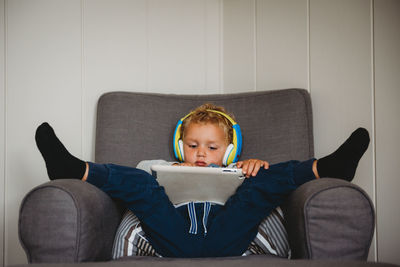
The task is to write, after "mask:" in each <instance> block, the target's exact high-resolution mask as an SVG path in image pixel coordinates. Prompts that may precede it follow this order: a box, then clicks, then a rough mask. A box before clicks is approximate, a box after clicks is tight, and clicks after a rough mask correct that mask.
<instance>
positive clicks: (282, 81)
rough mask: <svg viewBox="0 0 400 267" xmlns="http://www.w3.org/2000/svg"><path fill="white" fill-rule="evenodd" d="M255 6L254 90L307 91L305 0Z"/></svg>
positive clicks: (262, 0) (276, 0)
mask: <svg viewBox="0 0 400 267" xmlns="http://www.w3.org/2000/svg"><path fill="white" fill-rule="evenodd" d="M256 3H257V14H256V18H257V24H256V25H257V38H256V39H257V46H256V48H257V51H256V55H257V68H256V71H257V76H256V79H257V81H256V84H257V90H270V89H278V88H305V89H307V88H308V47H307V38H308V34H307V31H308V25H307V19H308V17H307V16H308V14H307V13H308V10H307V9H308V6H307V0H301V1H299V0H284V1H282V0H259V1H256Z"/></svg>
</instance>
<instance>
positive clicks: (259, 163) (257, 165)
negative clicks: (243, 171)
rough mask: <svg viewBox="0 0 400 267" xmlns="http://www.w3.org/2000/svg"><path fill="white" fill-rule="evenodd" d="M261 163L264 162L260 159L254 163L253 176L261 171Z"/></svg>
mask: <svg viewBox="0 0 400 267" xmlns="http://www.w3.org/2000/svg"><path fill="white" fill-rule="evenodd" d="M261 164H262V163H261V162H259V161H257V162H256V163H255V164H254V168H253V172H252V173H251V175H252V176H256V175H257V173H258V171H259V170H260V168H261Z"/></svg>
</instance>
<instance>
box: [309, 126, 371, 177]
mask: <svg viewBox="0 0 400 267" xmlns="http://www.w3.org/2000/svg"><path fill="white" fill-rule="evenodd" d="M368 144H369V134H368V131H367V130H366V129H364V128H358V129H357V130H355V131H354V132H353V133H352V134H351V135H350V137H349V138H348V139H347V140H346V141H345V142H344V143H343V144H342V145H341V146H340V147H339V148H338V149H337V150H336V151H335V152H333V153H332V154H330V155H328V156H326V157H324V158H321V159H319V160H318V161H317V171H318V174H319V176H320V177H332V178H340V179H344V180H347V181H351V180H353V178H354V174H355V173H356V169H357V165H358V162H359V161H360V158H361V157H362V155H364V152H365V151H366V150H367V148H368Z"/></svg>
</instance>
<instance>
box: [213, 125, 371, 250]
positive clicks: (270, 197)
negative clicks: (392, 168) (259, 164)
mask: <svg viewBox="0 0 400 267" xmlns="http://www.w3.org/2000/svg"><path fill="white" fill-rule="evenodd" d="M368 144H369V135H368V132H367V130H365V129H362V128H359V129H357V130H356V131H354V132H353V133H352V134H351V136H350V137H349V138H348V139H347V140H346V141H345V142H344V143H343V144H342V145H341V146H340V147H339V148H338V149H337V150H336V151H335V152H333V153H332V154H330V155H328V156H326V157H324V158H321V159H320V160H318V161H316V160H315V159H311V160H308V161H304V162H298V161H289V162H285V163H280V164H276V165H272V166H270V167H269V169H267V170H264V169H260V171H259V172H258V174H257V176H256V177H251V178H249V179H246V180H245V181H244V182H243V184H242V186H240V187H239V188H238V190H237V192H236V193H235V195H233V196H232V197H231V198H229V199H228V201H227V202H226V204H225V206H224V207H223V208H222V209H221V210H220V211H219V212H217V214H214V215H213V216H210V219H209V222H210V225H209V226H208V234H207V239H206V240H207V247H208V254H209V255H208V256H213V255H219V256H227V255H241V253H243V252H244V251H245V250H246V248H247V246H248V244H249V243H250V242H251V241H252V240H253V239H254V237H255V235H256V234H257V230H258V226H259V223H260V222H261V221H262V220H263V218H265V216H267V215H268V214H269V213H270V212H271V211H272V209H274V208H275V207H277V206H279V205H281V204H282V202H283V201H284V200H285V199H286V197H287V196H288V195H289V194H290V193H291V192H292V191H293V190H295V189H296V188H297V187H299V186H300V185H302V184H304V183H306V182H307V181H310V180H314V179H315V178H317V177H333V178H340V179H344V180H348V181H351V180H352V179H353V177H354V174H355V170H356V168H357V165H358V162H359V160H360V158H361V157H362V155H363V154H364V152H365V151H366V149H367V148H368Z"/></svg>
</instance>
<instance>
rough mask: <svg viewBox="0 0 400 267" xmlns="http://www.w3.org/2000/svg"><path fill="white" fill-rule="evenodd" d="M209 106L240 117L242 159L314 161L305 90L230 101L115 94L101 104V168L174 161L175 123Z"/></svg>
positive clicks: (98, 137) (103, 98)
mask: <svg viewBox="0 0 400 267" xmlns="http://www.w3.org/2000/svg"><path fill="white" fill-rule="evenodd" d="M205 102H211V103H214V104H216V105H221V106H224V107H225V108H226V109H227V110H228V111H229V112H231V113H233V114H234V115H235V116H236V122H237V123H238V124H239V125H240V127H241V129H242V134H243V137H244V139H243V153H242V157H241V158H250V157H251V158H261V159H267V160H268V161H269V162H270V163H272V164H273V163H278V162H281V161H287V160H292V159H294V160H306V159H309V158H311V157H313V155H314V147H313V131H312V113H311V101H310V96H309V94H308V92H307V91H306V90H304V89H289V90H276V91H266V92H253V93H240V94H229V95H160V94H144V93H130V92H129V93H128V92H112V93H107V94H104V95H103V96H101V98H100V100H99V102H98V107H97V127H96V129H97V132H96V153H95V154H96V162H98V163H116V164H120V165H125V166H133V167H135V166H136V165H137V163H138V162H139V161H141V160H146V159H164V160H167V161H172V160H174V155H173V149H172V138H173V131H174V128H175V125H176V123H177V122H178V120H179V119H180V118H182V117H183V116H184V115H186V114H187V113H189V112H190V111H191V110H192V109H194V108H195V107H197V106H199V105H201V104H203V103H205Z"/></svg>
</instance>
